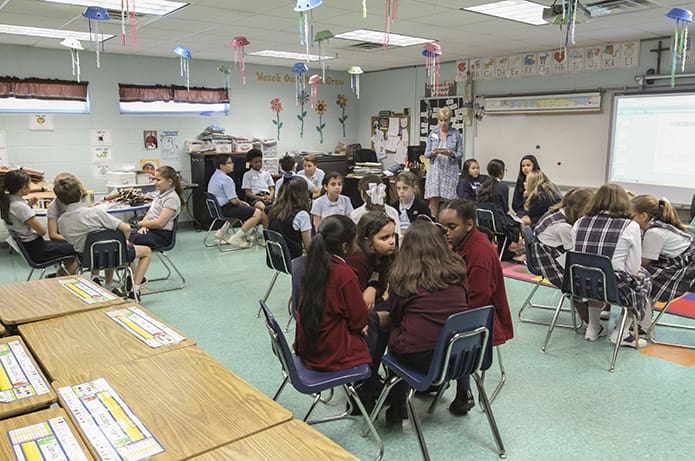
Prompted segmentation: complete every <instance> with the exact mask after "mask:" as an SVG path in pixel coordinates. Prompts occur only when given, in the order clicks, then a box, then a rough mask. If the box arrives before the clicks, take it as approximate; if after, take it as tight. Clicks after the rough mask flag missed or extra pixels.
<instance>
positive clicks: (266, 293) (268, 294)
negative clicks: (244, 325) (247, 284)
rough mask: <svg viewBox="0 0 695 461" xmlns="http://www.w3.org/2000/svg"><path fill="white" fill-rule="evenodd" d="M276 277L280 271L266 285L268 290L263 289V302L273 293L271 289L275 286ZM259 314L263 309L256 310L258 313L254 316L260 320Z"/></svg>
mask: <svg viewBox="0 0 695 461" xmlns="http://www.w3.org/2000/svg"><path fill="white" fill-rule="evenodd" d="M278 275H280V271H275V273H274V274H273V278H272V279H270V284H269V285H268V288H266V289H265V295H263V302H266V301H268V297H270V292H271V291H273V287H274V286H275V281H276V280H277V279H278ZM261 312H263V308H260V309H258V313H257V314H256V318H257V319H260V318H261Z"/></svg>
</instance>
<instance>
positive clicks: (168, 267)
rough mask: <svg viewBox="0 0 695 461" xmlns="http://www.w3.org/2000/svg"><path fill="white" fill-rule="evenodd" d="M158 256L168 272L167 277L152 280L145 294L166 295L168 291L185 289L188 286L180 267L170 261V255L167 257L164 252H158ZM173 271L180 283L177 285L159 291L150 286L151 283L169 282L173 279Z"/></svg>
mask: <svg viewBox="0 0 695 461" xmlns="http://www.w3.org/2000/svg"><path fill="white" fill-rule="evenodd" d="M157 256H158V257H159V260H160V261H161V262H162V265H163V266H164V268H165V269H166V270H167V275H166V276H165V277H157V278H155V279H151V280H149V281H148V289H147V291H146V292H143V293H142V294H143V296H144V295H151V294H154V293H165V292H167V291H174V290H180V289H182V288H183V287H185V286H186V279H185V277H184V276H183V274H182V273H181V271H179V269H178V267H176V265H175V264H174V263H173V262H172V260H171V259H169V255H167V254H166V253H165V252H164V251H161V252H158V253H157ZM172 271H173V272H175V273H176V276H177V278H178V280H179V282H178V283H177V284H175V285H172V286H170V287H166V286H165V287H164V288H159V289H156V288H155V289H153V288H151V286H150V285H149V284H150V283H157V282H163V281H165V280H169V279H170V278H171V274H172Z"/></svg>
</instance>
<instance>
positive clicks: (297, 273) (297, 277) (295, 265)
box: [285, 256, 306, 332]
mask: <svg viewBox="0 0 695 461" xmlns="http://www.w3.org/2000/svg"><path fill="white" fill-rule="evenodd" d="M305 269H306V256H300V257H299V258H294V259H293V260H292V302H291V303H290V306H291V309H292V315H291V316H290V319H289V321H288V322H287V327H285V331H286V332H287V331H289V329H290V324H291V323H292V320H294V319H296V318H297V310H298V309H299V292H300V291H301V288H302V277H304V270H305Z"/></svg>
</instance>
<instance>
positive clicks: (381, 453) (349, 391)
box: [343, 384, 384, 461]
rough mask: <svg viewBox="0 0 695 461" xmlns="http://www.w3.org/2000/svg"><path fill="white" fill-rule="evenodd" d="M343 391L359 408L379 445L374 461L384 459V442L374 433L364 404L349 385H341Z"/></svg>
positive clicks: (374, 429) (374, 430)
mask: <svg viewBox="0 0 695 461" xmlns="http://www.w3.org/2000/svg"><path fill="white" fill-rule="evenodd" d="M343 389H344V390H345V394H346V395H348V396H350V397H352V399H353V400H354V402H355V404H357V408H359V410H360V413H362V417H363V418H364V421H365V422H366V423H367V427H368V428H369V432H371V433H372V435H373V436H374V438H375V439H376V443H377V444H378V445H379V454H378V455H377V457H376V458H374V461H380V460H381V459H382V458H383V457H384V441H383V440H382V439H381V436H379V433H378V432H377V431H376V428H375V427H374V423H372V419H371V416H370V415H369V413H367V410H366V409H365V408H364V404H363V403H362V400H361V399H360V397H359V395H357V391H356V390H355V387H354V386H353V385H351V384H350V385H348V384H343Z"/></svg>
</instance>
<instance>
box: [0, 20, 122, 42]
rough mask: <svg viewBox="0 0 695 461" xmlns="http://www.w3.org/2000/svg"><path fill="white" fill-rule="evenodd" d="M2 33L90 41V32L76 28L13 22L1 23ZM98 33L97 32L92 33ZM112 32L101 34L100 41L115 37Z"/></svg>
mask: <svg viewBox="0 0 695 461" xmlns="http://www.w3.org/2000/svg"><path fill="white" fill-rule="evenodd" d="M0 34H10V35H28V36H30V37H44V38H68V37H71V38H75V39H77V40H83V41H87V42H88V41H89V32H76V31H74V30H61V29H44V28H42V27H27V26H15V25H12V24H0ZM92 35H96V34H92ZM113 37H114V35H112V34H101V36H100V39H99V40H98V41H99V42H103V41H105V40H108V39H110V38H113Z"/></svg>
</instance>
